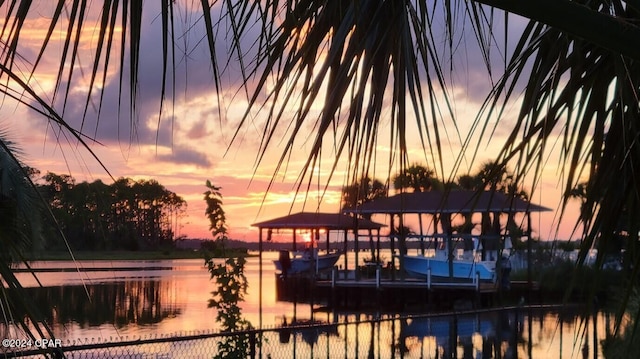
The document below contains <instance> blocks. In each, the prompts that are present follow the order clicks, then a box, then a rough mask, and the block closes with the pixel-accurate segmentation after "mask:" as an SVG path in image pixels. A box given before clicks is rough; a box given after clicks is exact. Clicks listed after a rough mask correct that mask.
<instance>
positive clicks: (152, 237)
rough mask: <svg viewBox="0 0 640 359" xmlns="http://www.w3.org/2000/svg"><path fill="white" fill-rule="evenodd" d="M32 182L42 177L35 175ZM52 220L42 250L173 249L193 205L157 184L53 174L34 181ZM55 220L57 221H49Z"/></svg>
mask: <svg viewBox="0 0 640 359" xmlns="http://www.w3.org/2000/svg"><path fill="white" fill-rule="evenodd" d="M30 175H31V176H32V178H34V179H37V177H38V176H39V172H38V171H37V170H30ZM34 182H35V183H36V187H37V189H38V190H39V192H40V193H41V195H42V197H43V199H44V200H45V202H46V203H47V204H48V205H49V207H50V210H51V212H52V215H53V216H52V217H53V218H55V221H56V222H57V223H56V224H54V225H50V226H44V228H43V242H42V243H43V244H41V246H42V248H41V249H64V248H65V247H66V244H65V243H64V242H63V241H61V240H59V238H60V237H61V236H60V232H61V233H62V234H63V235H64V239H65V240H66V241H67V242H68V244H69V246H70V247H71V249H73V250H157V249H166V248H170V247H172V246H173V240H174V238H175V237H176V236H177V233H178V230H179V228H180V220H181V218H182V217H183V216H184V213H185V211H186V207H187V202H186V201H185V200H184V199H183V198H182V197H180V196H179V195H177V194H176V193H174V192H172V191H169V190H167V189H166V188H165V187H164V186H163V185H161V184H160V183H159V182H158V181H156V180H153V179H151V180H133V179H131V178H124V177H122V178H119V179H117V180H116V181H115V182H114V183H112V184H105V183H104V182H102V181H101V180H96V181H93V182H86V181H83V182H80V183H77V182H76V180H75V179H74V178H73V177H72V176H70V175H65V174H56V173H52V172H48V173H47V174H46V175H44V176H42V177H40V178H39V180H37V181H34ZM49 217H51V216H49Z"/></svg>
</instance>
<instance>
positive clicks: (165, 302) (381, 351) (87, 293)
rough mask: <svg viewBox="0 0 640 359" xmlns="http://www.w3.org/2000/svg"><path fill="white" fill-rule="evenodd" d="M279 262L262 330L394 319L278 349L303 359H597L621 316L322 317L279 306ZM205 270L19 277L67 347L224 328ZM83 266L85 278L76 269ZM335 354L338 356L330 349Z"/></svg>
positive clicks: (119, 264) (191, 263)
mask: <svg viewBox="0 0 640 359" xmlns="http://www.w3.org/2000/svg"><path fill="white" fill-rule="evenodd" d="M277 255H278V254H277V253H265V255H264V258H263V271H264V274H263V277H262V278H263V292H262V313H260V310H259V308H260V305H259V303H260V295H259V290H258V288H259V286H258V283H259V260H258V258H257V257H252V258H249V260H248V264H247V268H246V274H247V277H248V281H249V291H248V295H247V297H246V301H245V302H244V303H243V305H242V306H243V315H244V316H245V318H246V319H247V320H249V321H250V322H251V323H252V324H253V325H254V326H256V327H258V326H259V324H260V323H262V327H263V328H274V327H277V326H280V325H281V324H282V323H283V321H284V320H286V321H287V323H291V322H292V321H294V320H296V321H298V322H307V321H310V320H313V321H316V322H329V323H355V322H359V321H367V320H371V319H374V318H391V320H386V321H383V322H381V323H379V322H370V323H369V322H365V323H364V324H357V325H346V326H341V327H339V328H334V329H335V330H334V329H330V330H327V331H325V332H315V333H313V334H314V335H312V336H311V337H305V336H304V335H302V336H300V337H299V338H298V339H299V340H300V341H301V344H299V346H296V345H295V344H291V343H290V342H288V341H287V342H286V343H284V342H283V343H281V344H278V343H270V344H269V345H283V346H284V345H287V346H292V345H293V347H292V348H293V350H294V353H296V356H298V357H324V355H322V354H321V353H322V350H321V349H320V348H322V347H327V348H328V347H332V346H333V345H334V344H335V345H337V346H347V345H356V346H362V351H361V353H362V355H363V356H369V357H373V358H386V357H396V356H398V355H399V353H403V356H404V357H408V358H412V357H425V358H431V357H461V358H485V357H493V355H491V354H488V353H495V352H496V351H497V352H499V353H500V355H499V356H501V357H505V358H515V357H520V358H584V357H588V358H596V357H602V355H601V353H600V348H599V342H600V341H601V340H602V339H604V337H605V335H606V331H607V328H611V326H612V319H610V318H609V317H608V316H606V315H604V314H598V315H595V316H592V317H589V318H588V320H587V321H585V320H584V319H583V318H582V317H581V316H580V315H577V314H573V313H569V312H564V314H563V315H562V316H561V315H560V314H559V313H558V311H557V310H553V309H544V310H535V311H527V310H524V309H523V310H521V311H520V312H518V313H514V312H489V313H482V314H477V315H461V316H458V317H455V318H453V317H450V316H438V317H428V318H413V319H404V318H401V315H400V314H399V313H396V314H394V313H385V314H381V313H353V312H352V313H349V312H315V313H314V311H313V310H312V308H311V306H310V305H309V304H300V303H299V304H297V305H296V304H293V303H289V302H279V301H277V300H276V293H275V276H274V275H273V264H272V260H273V259H276V258H277ZM203 264H204V261H203V260H197V259H188V260H160V261H79V262H77V263H73V262H58V261H56V262H37V263H33V267H34V268H36V269H43V268H54V269H57V270H60V271H52V272H41V273H38V275H37V276H38V280H39V281H40V283H42V285H43V286H44V287H43V288H40V287H39V286H38V284H37V282H36V280H35V279H34V278H33V277H32V276H31V275H30V274H27V273H20V274H19V278H20V279H21V281H22V282H23V284H24V286H26V287H29V294H30V295H31V296H32V298H34V300H35V301H36V303H37V305H38V308H39V309H41V310H42V311H43V313H44V315H45V316H46V317H47V318H48V321H49V322H51V323H53V330H54V333H55V335H56V337H58V338H61V339H63V341H65V340H71V341H73V340H78V339H80V340H84V339H85V338H89V339H91V338H113V339H115V338H122V339H135V338H138V337H142V338H145V337H152V336H157V335H175V334H191V333H194V332H203V331H204V332H206V331H215V330H217V323H216V321H215V317H216V312H215V310H214V309H211V308H208V307H207V303H208V300H209V298H210V297H211V291H213V290H214V283H213V282H212V281H211V280H210V279H209V273H208V272H207V270H206V268H205V267H204V266H203ZM76 266H77V267H78V268H80V271H67V270H68V269H69V268H75V267H76ZM91 268H103V269H104V268H113V270H106V271H105V270H102V271H95V270H94V271H92V270H91ZM122 269H125V270H122ZM316 309H317V307H316ZM0 331H1V332H4V333H3V334H4V336H3V337H13V336H14V335H15V334H13V333H11V329H9V328H7V327H6V325H4V326H3V324H0ZM452 338H453V339H452ZM496 338H497V339H496ZM323 343H324V344H323ZM489 344H491V346H490V347H487V345H489ZM287 348H288V347H287ZM305 348H307V351H306V352H305ZM491 348H492V349H491ZM266 349H268V347H267V348H266ZM266 349H265V350H266ZM296 350H297V352H296ZM280 353H281V352H280ZM451 353H454V354H455V355H452V354H451ZM483 353H484V354H483ZM334 354H335V353H334ZM291 356H292V355H290V354H289V355H288V356H286V357H291ZM358 356H359V355H358ZM273 357H280V356H278V355H274V356H273ZM326 357H333V354H332V355H329V353H328V352H327V354H326ZM343 357H347V355H343Z"/></svg>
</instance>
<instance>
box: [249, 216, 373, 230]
mask: <svg viewBox="0 0 640 359" xmlns="http://www.w3.org/2000/svg"><path fill="white" fill-rule="evenodd" d="M251 226H253V227H258V228H261V229H262V228H265V229H326V230H332V231H339V230H345V231H346V230H361V229H362V230H369V229H371V230H374V229H380V228H382V227H384V225H383V224H380V223H376V222H372V221H369V220H366V219H363V218H356V217H353V216H350V215H346V214H341V213H320V212H299V213H294V214H290V215H288V216H284V217H279V218H274V219H270V220H268V221H264V222H258V223H254V224H252V225H251Z"/></svg>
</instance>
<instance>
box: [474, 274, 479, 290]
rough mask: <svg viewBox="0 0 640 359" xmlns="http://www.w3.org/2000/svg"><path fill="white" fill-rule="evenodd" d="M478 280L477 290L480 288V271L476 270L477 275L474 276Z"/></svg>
mask: <svg viewBox="0 0 640 359" xmlns="http://www.w3.org/2000/svg"><path fill="white" fill-rule="evenodd" d="M474 280H475V282H476V292H477V291H479V290H480V272H476V276H475V277H474Z"/></svg>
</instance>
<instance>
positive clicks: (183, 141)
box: [0, 1, 578, 240]
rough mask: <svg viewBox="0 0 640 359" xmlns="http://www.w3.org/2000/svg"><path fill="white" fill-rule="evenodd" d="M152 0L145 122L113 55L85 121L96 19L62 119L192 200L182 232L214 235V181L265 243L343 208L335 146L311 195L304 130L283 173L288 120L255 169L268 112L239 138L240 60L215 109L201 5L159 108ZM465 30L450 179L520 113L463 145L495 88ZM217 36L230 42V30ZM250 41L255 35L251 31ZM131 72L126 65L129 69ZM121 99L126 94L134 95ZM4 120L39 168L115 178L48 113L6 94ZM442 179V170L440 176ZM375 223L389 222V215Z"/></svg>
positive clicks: (53, 52) (555, 200)
mask: <svg viewBox="0 0 640 359" xmlns="http://www.w3.org/2000/svg"><path fill="white" fill-rule="evenodd" d="M154 3H155V2H153V1H151V2H147V3H146V4H148V5H149V6H148V7H147V12H146V13H145V14H144V16H143V29H142V41H141V46H142V48H141V54H142V58H141V59H140V63H141V65H140V74H139V99H138V100H139V102H138V107H137V108H136V114H137V121H138V122H137V123H135V124H133V125H132V124H131V120H130V117H129V110H128V108H123V109H122V110H121V111H120V113H118V92H119V75H118V72H117V65H118V60H117V58H118V56H119V54H117V55H112V56H114V57H113V58H114V60H112V61H111V62H110V71H109V73H108V76H107V79H106V83H105V84H104V85H102V84H96V85H94V89H97V88H99V87H101V86H104V88H105V97H104V99H103V106H102V108H101V113H100V119H99V120H97V104H98V100H99V99H98V97H97V95H94V96H93V100H92V102H91V103H90V104H89V108H88V113H87V116H86V118H85V121H84V123H83V121H82V118H83V111H84V109H85V107H86V103H85V101H86V91H87V88H88V86H89V76H90V71H91V70H90V69H91V66H92V61H93V59H92V57H91V56H90V55H88V54H89V53H90V52H91V51H89V50H92V49H94V48H95V46H96V44H95V36H97V28H94V29H93V31H90V30H89V29H90V28H91V27H90V26H87V25H85V31H84V32H83V35H82V40H81V42H82V46H81V52H82V51H84V52H86V54H87V55H85V57H81V59H82V61H78V62H76V64H75V66H76V67H77V68H80V67H82V68H83V69H85V70H84V72H80V71H79V70H78V71H75V72H74V74H73V78H72V80H71V81H70V82H69V83H71V84H72V85H71V87H70V92H69V98H68V101H67V103H66V107H65V110H64V112H63V117H64V119H65V120H67V121H68V122H69V123H70V124H71V125H73V126H74V127H76V128H77V129H81V130H82V132H83V133H85V134H86V135H87V136H90V137H94V135H95V139H96V140H97V141H98V142H99V143H93V144H91V149H92V150H93V151H95V153H96V154H97V156H98V158H99V159H100V160H101V161H102V162H103V163H104V164H105V166H106V168H107V169H108V171H109V173H111V175H112V176H113V177H114V178H118V177H131V178H134V179H155V180H157V181H158V182H159V183H161V184H162V185H164V186H165V187H166V188H167V189H169V190H171V191H173V192H176V193H177V194H178V195H180V196H182V197H183V198H184V199H185V200H186V201H187V202H188V210H187V217H186V218H185V219H184V220H183V228H182V229H181V230H180V232H179V233H178V234H179V235H186V236H188V237H192V238H210V234H209V233H208V222H207V220H206V218H205V216H204V210H205V208H204V206H205V203H204V201H203V195H202V194H203V192H204V191H205V190H206V188H205V181H206V180H207V179H209V180H211V181H212V183H214V184H215V185H218V186H221V187H222V193H223V195H224V208H225V210H226V212H227V216H228V224H229V226H230V235H231V237H232V238H236V239H242V240H256V239H257V231H256V229H254V228H251V227H250V225H251V224H252V223H255V222H258V221H262V220H267V219H270V218H274V217H278V216H282V215H285V214H287V213H288V212H289V211H292V212H297V211H301V210H306V211H316V210H320V211H325V212H336V211H338V210H339V204H340V188H341V187H342V186H343V185H345V184H346V182H345V173H347V170H348V167H347V166H348V165H347V162H346V161H345V160H341V161H339V163H338V166H337V167H336V170H335V173H334V174H333V175H332V176H331V180H330V182H328V181H329V174H330V170H331V166H332V165H333V161H334V159H335V152H333V149H332V148H331V146H330V145H329V144H328V145H327V146H326V151H325V149H324V148H323V159H322V163H321V165H320V166H319V167H318V168H316V170H315V172H314V173H315V174H316V175H317V176H316V177H315V178H314V184H312V191H310V192H308V193H306V192H305V191H304V188H303V191H302V192H301V193H298V194H297V196H296V192H297V180H298V176H299V174H300V169H301V167H302V165H303V164H304V162H305V161H306V159H307V155H308V150H309V147H310V146H311V143H309V142H308V141H305V138H300V139H299V141H298V142H297V143H296V144H295V145H294V149H295V151H294V154H293V155H292V156H291V157H290V158H287V162H286V165H284V166H283V167H282V168H281V169H280V170H278V171H276V165H277V161H278V159H279V157H280V155H281V151H282V148H283V143H281V140H282V138H284V134H286V133H288V131H289V130H288V129H287V128H286V127H284V126H283V127H282V128H281V129H279V130H278V133H277V134H276V139H275V140H274V141H273V143H272V144H273V146H271V147H270V148H269V149H268V151H267V153H266V155H265V157H264V159H263V160H262V161H261V163H260V164H259V165H258V166H256V159H257V156H258V153H259V148H260V141H261V139H262V136H263V126H264V123H265V121H266V111H254V112H252V114H251V116H250V117H251V121H250V123H248V124H246V125H245V126H243V127H242V128H241V131H240V132H239V133H238V136H237V137H236V139H235V141H233V142H232V138H233V136H234V134H235V131H236V129H237V128H238V124H239V121H240V119H241V118H242V116H243V115H244V113H245V110H246V108H247V100H246V94H245V92H244V90H242V89H241V86H240V85H241V82H242V81H241V77H240V75H239V65H238V64H237V63H234V62H233V61H232V62H230V63H229V65H228V66H227V67H226V68H225V71H224V74H223V76H222V81H221V83H222V85H223V88H222V89H221V92H220V93H219V96H220V99H221V106H220V107H218V97H217V95H216V93H215V88H214V82H213V79H212V71H211V65H210V62H209V59H208V49H207V47H206V44H205V43H204V41H202V40H203V37H204V35H203V32H202V24H201V23H198V16H197V13H198V12H199V11H201V10H199V9H198V8H197V7H196V9H195V10H193V12H191V11H189V10H188V9H185V8H181V9H180V11H179V12H178V13H177V14H176V16H177V19H178V24H177V26H178V27H181V28H186V27H188V24H192V23H196V24H199V26H194V27H191V28H190V31H188V32H187V31H184V34H182V33H180V34H176V43H177V48H178V50H177V51H178V52H177V53H176V66H177V69H176V83H175V88H176V93H175V97H173V98H172V94H171V93H169V94H167V97H168V98H167V99H166V100H165V106H164V109H163V112H162V115H161V116H159V109H160V97H161V94H160V86H161V80H162V76H161V74H162V61H161V58H162V53H161V51H162V49H161V43H160V36H159V35H158V34H159V33H160V32H161V23H160V19H159V10H158V9H155V8H154V6H156V4H154ZM4 6H5V7H6V6H7V5H4ZM33 6H35V7H39V8H40V9H38V10H39V11H33V12H32V14H36V13H39V14H41V17H33V18H30V19H28V20H27V23H26V24H25V26H24V29H23V30H22V31H23V33H22V34H21V37H20V44H19V50H18V51H19V53H20V55H21V56H22V58H23V59H22V60H16V63H20V61H22V62H23V66H22V67H21V68H17V69H16V70H15V71H16V72H17V73H20V72H21V71H25V69H28V68H29V64H33V63H34V60H35V58H36V56H37V51H38V50H39V49H40V47H41V46H42V42H43V39H44V36H45V33H46V29H47V27H48V26H49V18H48V16H50V15H48V14H51V13H52V11H53V6H54V5H53V4H51V3H50V2H45V1H43V2H36V4H35V5H33ZM92 6H94V8H90V9H88V10H89V11H90V13H91V14H94V16H95V17H94V20H95V19H98V18H99V16H100V8H99V5H98V4H97V3H96V4H94V5H92ZM519 25H520V26H521V24H518V22H517V21H515V22H513V24H512V25H511V26H512V28H513V29H514V30H515V31H517V28H518V26H519ZM65 26H66V24H65ZM59 28H60V31H61V32H62V30H64V27H63V26H62V25H59ZM467 33H468V34H466V35H464V36H463V37H462V41H461V43H462V46H461V49H460V50H459V52H458V53H457V56H456V58H455V59H454V62H453V63H452V67H453V68H454V71H453V72H452V73H451V74H450V80H451V83H452V86H451V87H450V88H449V89H448V91H449V95H450V96H451V98H452V99H453V106H454V111H455V116H456V118H457V119H456V121H457V122H458V126H459V130H458V131H459V134H460V135H458V134H456V131H455V130H454V129H453V128H452V127H450V126H449V127H447V129H448V130H447V134H446V136H447V137H446V139H445V142H446V147H445V148H444V149H443V156H444V166H445V173H444V176H445V177H449V176H450V173H451V170H452V167H453V164H454V162H455V160H456V159H457V158H458V157H459V156H462V157H461V158H462V161H461V167H460V169H459V170H458V174H464V173H467V172H474V171H475V170H477V166H478V165H479V164H481V163H482V162H484V161H486V160H488V159H491V158H492V156H493V155H495V154H497V152H498V151H499V149H500V147H501V145H502V143H503V141H504V139H505V137H506V135H508V134H509V131H510V128H508V126H506V125H505V124H508V123H509V121H508V117H509V116H514V115H515V114H516V113H517V104H513V106H512V108H511V109H510V110H511V112H508V113H506V114H505V115H504V117H505V119H503V121H502V122H501V124H500V126H499V127H498V128H496V129H495V131H494V132H493V135H492V136H491V137H489V135H488V134H486V135H485V136H484V137H483V138H482V139H479V138H478V135H477V134H474V135H472V139H473V141H472V143H474V144H475V143H477V142H478V141H479V147H478V152H477V156H475V157H474V156H473V149H474V147H473V145H472V147H471V149H470V150H469V151H467V153H462V152H461V148H462V145H461V143H463V141H464V140H465V137H466V136H467V133H468V132H469V131H470V130H471V129H472V128H473V120H474V118H475V116H476V115H477V112H478V110H479V109H480V106H481V103H482V101H483V100H484V99H485V96H486V95H487V94H488V91H489V89H490V87H489V86H490V84H491V81H492V79H490V78H489V77H488V75H487V70H486V67H485V64H484V63H483V62H482V61H480V57H479V56H477V49H476V47H475V46H474V44H475V39H474V38H473V34H472V33H471V31H467ZM220 38H221V39H223V38H224V36H220ZM52 41H53V42H58V43H62V42H63V41H64V37H63V35H61V34H54V35H53V38H52ZM246 42H247V43H250V39H247V40H246ZM59 48H60V46H59V45H58V46H56V45H55V44H52V45H50V49H49V50H48V52H47V53H46V55H45V57H44V59H43V60H42V62H41V64H40V65H39V67H38V69H37V72H36V74H35V75H34V77H33V78H32V79H31V80H29V83H30V85H32V86H33V87H34V88H35V89H36V90H37V91H38V93H39V94H40V96H42V97H43V98H45V99H48V100H52V99H53V95H54V88H55V78H56V72H57V71H58V66H59V59H60V56H61V55H60V49H59ZM217 50H218V51H219V52H220V53H224V52H228V48H227V45H226V44H224V43H220V44H219V45H218V49H217ZM92 51H93V50H92ZM497 52H498V51H497ZM69 66H70V65H69ZM126 71H127V69H125V73H126ZM22 75H23V76H24V79H25V80H26V79H27V78H28V75H29V74H28V72H27V73H22ZM63 85H64V84H63ZM251 87H252V84H251V82H249V83H248V88H249V91H250V90H251ZM62 98H63V96H62V94H61V93H58V95H56V98H55V105H56V109H57V110H58V111H59V112H60V113H62ZM124 98H125V99H126V98H128V93H126V94H125V97H124ZM172 106H173V107H172ZM313 110H314V111H315V113H312V115H314V114H315V115H317V113H319V111H320V110H321V106H320V105H318V106H316V107H314V109H313ZM449 120H450V119H449ZM445 125H447V123H445ZM388 126H389V124H388V123H386V124H383V125H382V128H383V133H382V134H381V136H380V142H379V143H378V147H377V151H376V153H377V156H378V158H379V159H380V160H379V162H378V163H376V170H375V171H376V173H375V174H373V175H374V176H375V177H376V178H380V179H383V180H384V179H386V177H387V174H388V173H391V175H394V174H396V173H397V169H396V168H392V169H389V168H388V167H387V158H388V156H389V144H388V138H389V137H390V136H389V134H388V133H386V132H387V130H384V129H385V128H388ZM0 128H2V129H4V130H6V131H7V133H8V138H10V139H11V140H13V141H14V142H15V143H16V144H17V145H18V146H19V147H20V148H21V149H22V150H23V155H22V160H23V162H25V163H26V164H27V165H29V166H32V167H35V168H37V169H39V170H40V171H41V172H42V174H43V175H44V174H45V173H46V172H47V171H51V172H55V173H66V174H71V175H72V176H73V177H75V178H76V179H77V180H78V181H85V180H86V181H94V180H96V179H102V180H103V181H105V182H107V183H109V182H111V179H110V177H109V175H108V173H107V172H105V170H104V169H102V168H101V166H100V165H99V163H98V162H97V161H96V160H95V159H94V158H92V156H91V155H90V154H89V153H88V152H87V151H86V150H84V149H82V147H81V146H79V145H78V144H77V141H76V140H74V139H72V138H71V137H69V136H68V134H67V135H65V133H64V131H62V132H60V130H59V129H58V128H56V127H53V128H52V127H51V126H50V123H49V122H48V121H47V120H46V119H45V118H44V117H43V116H42V115H39V114H37V113H36V112H34V111H32V110H28V109H27V108H26V107H25V106H24V105H22V104H18V103H16V102H15V101H13V100H11V99H9V98H5V99H4V100H3V102H2V106H1V108H0ZM132 129H133V130H132ZM305 131H306V132H308V133H311V132H312V131H313V128H311V125H309V128H307V129H305ZM306 132H305V133H306ZM417 132H418V130H417V128H410V129H409V130H408V133H410V134H412V135H410V136H409V140H410V143H409V148H410V153H409V156H410V161H411V162H415V163H422V164H426V165H427V166H429V167H433V163H434V161H437V160H435V159H433V158H432V156H431V154H430V153H428V152H427V153H426V154H425V151H424V149H423V148H422V145H421V144H420V139H419V137H418V136H417ZM278 136H281V137H278ZM556 152H557V151H554V150H553V149H552V150H550V152H549V155H548V156H549V160H548V161H547V167H546V168H545V169H544V171H543V178H542V180H541V182H540V183H539V185H538V186H537V187H536V188H533V187H532V186H531V183H530V181H529V183H527V184H526V189H527V190H528V191H529V192H532V191H533V193H534V195H533V202H535V203H539V204H542V205H544V206H547V207H550V208H553V209H554V211H552V212H549V213H545V214H543V215H541V216H540V217H538V216H534V229H535V230H536V231H537V234H536V235H537V236H540V237H541V238H542V239H553V238H555V237H556V234H555V229H556V226H557V219H558V212H557V211H555V209H558V207H559V205H560V201H561V197H560V193H561V191H560V188H561V187H562V186H563V184H564V183H563V182H562V181H563V180H564V179H563V178H562V174H561V171H560V168H559V163H558V160H557V153H556ZM438 175H439V176H440V177H441V178H442V177H443V174H442V173H438ZM272 180H273V183H272V185H271V186H270V188H269V184H270V182H271V181H272ZM327 182H328V183H329V184H328V185H327ZM325 186H326V187H325ZM267 189H268V193H267ZM319 197H322V200H321V203H320V204H319V205H318V198H319ZM577 206H578V204H577V203H571V204H570V207H569V209H568V213H567V214H566V215H565V218H564V220H563V222H562V226H561V227H560V231H559V233H558V235H557V237H558V238H561V239H566V238H568V237H569V236H570V234H571V231H572V229H573V226H574V225H575V219H576V212H577ZM377 219H378V220H380V221H384V220H385V218H382V217H381V218H377Z"/></svg>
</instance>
